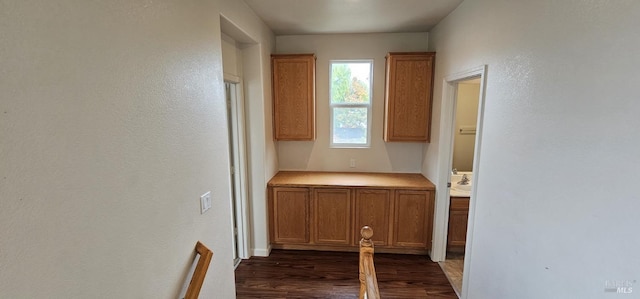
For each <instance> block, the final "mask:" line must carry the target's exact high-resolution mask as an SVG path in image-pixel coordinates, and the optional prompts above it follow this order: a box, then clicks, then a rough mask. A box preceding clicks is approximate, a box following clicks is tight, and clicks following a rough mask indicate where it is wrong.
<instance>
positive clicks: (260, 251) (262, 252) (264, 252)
mask: <svg viewBox="0 0 640 299" xmlns="http://www.w3.org/2000/svg"><path fill="white" fill-rule="evenodd" d="M251 251H252V254H251V256H263V257H266V256H269V254H270V253H271V245H269V247H267V248H266V249H264V248H253V249H252V250H251Z"/></svg>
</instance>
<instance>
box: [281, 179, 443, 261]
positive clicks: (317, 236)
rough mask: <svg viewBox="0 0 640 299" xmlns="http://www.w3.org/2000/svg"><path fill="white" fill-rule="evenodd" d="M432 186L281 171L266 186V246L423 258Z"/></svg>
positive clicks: (409, 181)
mask: <svg viewBox="0 0 640 299" xmlns="http://www.w3.org/2000/svg"><path fill="white" fill-rule="evenodd" d="M434 192H435V186H434V185H433V184H432V183H431V182H430V181H429V180H427V179H426V178H424V177H423V176H422V175H421V174H398V173H393V174H385V173H338V172H294V171H283V172H279V173H278V174H276V176H274V177H273V178H272V179H271V180H270V181H269V183H268V194H269V220H270V229H269V232H270V238H271V245H272V248H276V249H307V250H334V251H357V250H358V245H359V241H360V234H359V232H360V229H361V228H362V226H365V225H368V226H370V227H372V228H373V231H374V234H373V241H374V244H375V245H376V252H391V253H413V254H426V253H428V250H429V249H430V248H431V232H432V227H433V226H432V222H433V207H434V197H433V195H434Z"/></svg>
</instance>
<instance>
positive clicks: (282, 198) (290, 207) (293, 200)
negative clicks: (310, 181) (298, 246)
mask: <svg viewBox="0 0 640 299" xmlns="http://www.w3.org/2000/svg"><path fill="white" fill-rule="evenodd" d="M309 203H310V199H309V189H307V188H280V187H276V188H273V220H272V221H273V225H272V229H273V242H274V243H285V244H286V243H309Z"/></svg>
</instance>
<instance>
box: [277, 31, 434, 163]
mask: <svg viewBox="0 0 640 299" xmlns="http://www.w3.org/2000/svg"><path fill="white" fill-rule="evenodd" d="M427 39H428V35H427V33H395V34H388V33H387V34H343V35H289V36H278V37H276V52H277V53H315V54H316V57H317V61H316V132H317V138H316V140H315V141H279V142H278V143H277V145H278V160H279V163H280V164H279V167H280V169H281V170H319V171H370V172H420V166H421V164H422V153H423V148H424V144H425V143H410V142H390V143H385V142H384V141H383V140H382V125H383V113H384V112H383V111H384V69H385V55H386V54H387V53H388V52H412V51H413V52H417V51H426V50H427V46H428V41H427ZM333 59H374V70H373V99H372V106H373V116H372V117H373V118H372V120H373V121H372V123H371V126H372V128H371V130H372V131H371V147H370V148H368V149H337V148H330V147H329V141H330V140H329V134H330V133H329V131H330V127H329V60H333ZM351 158H354V159H355V160H356V167H355V168H349V160H350V159H351Z"/></svg>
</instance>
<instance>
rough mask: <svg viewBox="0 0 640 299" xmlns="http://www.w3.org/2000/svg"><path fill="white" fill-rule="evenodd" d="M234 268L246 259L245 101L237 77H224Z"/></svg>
mask: <svg viewBox="0 0 640 299" xmlns="http://www.w3.org/2000/svg"><path fill="white" fill-rule="evenodd" d="M224 85H225V95H226V106H227V122H228V124H227V128H228V130H229V134H228V136H229V169H230V170H231V171H230V174H231V177H230V182H231V186H230V195H231V198H230V200H231V215H232V216H231V218H232V232H231V233H232V235H233V238H232V242H233V249H234V250H233V261H234V266H236V267H237V266H238V264H239V263H240V261H241V260H242V259H246V258H249V252H248V246H247V245H248V240H247V233H246V232H247V227H248V225H247V223H248V219H247V212H246V210H247V195H248V194H247V192H248V191H247V166H246V161H247V158H246V137H245V133H244V132H245V128H244V119H245V118H244V101H243V97H242V82H240V80H239V78H234V77H232V76H225V84H224Z"/></svg>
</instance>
